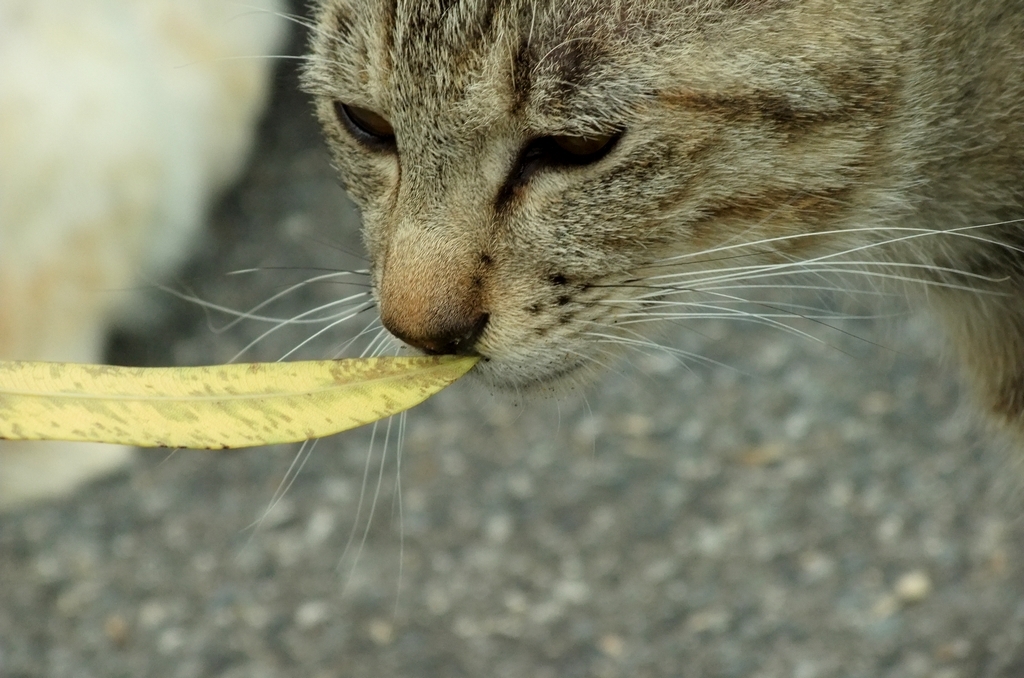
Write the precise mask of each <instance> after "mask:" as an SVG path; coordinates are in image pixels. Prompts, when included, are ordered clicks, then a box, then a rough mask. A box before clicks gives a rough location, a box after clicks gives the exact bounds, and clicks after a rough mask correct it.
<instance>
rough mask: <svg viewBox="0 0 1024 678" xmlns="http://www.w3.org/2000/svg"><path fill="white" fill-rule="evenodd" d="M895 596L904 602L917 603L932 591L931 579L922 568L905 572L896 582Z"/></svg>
mask: <svg viewBox="0 0 1024 678" xmlns="http://www.w3.org/2000/svg"><path fill="white" fill-rule="evenodd" d="M895 592H896V597H897V598H899V599H900V601H901V602H904V603H919V602H921V601H922V600H924V599H925V598H927V597H928V595H929V594H931V592H932V580H931V578H930V577H929V576H928V573H927V572H925V571H924V570H914V571H912V572H907V573H906V574H904V575H903V576H902V577H900V578H899V581H897V582H896V588H895Z"/></svg>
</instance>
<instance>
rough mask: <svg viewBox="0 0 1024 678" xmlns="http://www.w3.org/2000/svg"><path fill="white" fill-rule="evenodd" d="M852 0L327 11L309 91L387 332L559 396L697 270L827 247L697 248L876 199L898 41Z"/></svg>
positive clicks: (459, 0)
mask: <svg viewBox="0 0 1024 678" xmlns="http://www.w3.org/2000/svg"><path fill="white" fill-rule="evenodd" d="M838 5H839V6H837V3H833V2H828V3H823V2H813V1H811V0H797V1H793V2H788V1H786V0H718V1H715V0H706V1H699V2H698V1H696V0H693V1H686V0H684V1H680V0H507V1H500V0H328V1H327V2H325V3H324V4H323V6H322V7H321V9H320V11H319V14H318V16H317V20H316V28H315V31H314V35H313V39H312V51H313V54H312V57H311V59H310V61H309V64H308V66H307V69H306V72H305V76H304V85H305V88H306V89H307V90H308V91H309V92H311V93H312V94H313V95H314V96H315V99H316V107H317V114H318V116H319V118H320V121H321V123H322V125H323V127H324V130H325V132H326V136H327V139H328V141H329V144H330V147H331V151H332V153H333V157H334V160H335V162H336V164H337V166H338V169H339V170H340V172H341V175H342V178H343V180H344V183H345V185H346V187H347V188H348V190H349V192H350V194H351V195H352V197H353V198H354V199H355V201H356V203H357V204H358V205H359V207H360V208H361V210H362V213H363V219H364V231H365V240H366V243H367V246H368V249H369V252H370V255H371V258H372V269H373V281H374V286H375V290H376V294H377V299H378V302H379V307H380V312H381V316H382V319H383V322H384V324H385V326H386V327H387V328H388V329H389V330H391V331H392V332H393V333H394V334H395V335H397V336H398V337H400V338H402V339H404V340H405V341H407V342H408V343H410V344H412V345H414V346H417V347H419V348H421V349H423V350H426V351H428V352H437V353H444V352H458V353H479V354H480V355H482V356H483V357H484V358H485V360H484V361H482V362H481V364H480V366H479V367H478V369H477V371H478V372H479V373H480V374H482V375H483V376H484V377H485V378H487V379H488V380H489V381H490V382H492V383H494V384H496V385H500V386H508V387H512V388H519V387H523V386H532V385H536V384H546V383H553V382H554V381H557V378H558V377H561V376H565V375H568V374H572V373H576V372H577V371H578V370H579V368H581V367H586V366H588V365H590V364H592V363H593V362H594V360H595V358H596V359H597V360H600V359H601V353H602V351H600V350H595V346H596V345H598V344H606V342H608V341H610V340H611V338H614V337H619V338H628V337H631V336H632V335H631V332H634V330H633V329H632V327H633V326H632V325H631V324H630V322H631V321H632V320H635V319H636V317H637V314H638V313H639V314H643V313H647V312H648V311H649V310H650V309H651V308H652V304H655V303H659V302H658V300H660V299H662V298H664V297H665V295H668V296H669V297H671V296H672V295H673V294H675V292H674V290H675V289H676V288H680V287H681V288H687V286H689V287H693V288H697V287H699V286H700V284H701V276H700V275H693V274H692V272H693V271H700V270H708V269H709V268H713V267H715V266H719V267H720V266H722V263H721V262H723V261H727V262H728V261H729V260H733V262H732V263H735V260H736V259H737V257H741V254H742V257H745V258H742V257H741V258H739V259H738V261H739V263H740V264H742V265H748V264H749V265H753V264H758V263H763V262H771V261H781V260H784V259H785V258H786V257H790V256H799V250H801V249H802V248H803V247H805V246H806V245H807V243H808V239H806V238H796V239H792V240H776V241H774V242H772V243H767V244H764V245H762V246H760V247H758V248H753V249H749V250H746V251H744V252H742V253H729V252H726V253H725V254H721V255H716V254H715V253H713V252H712V253H708V254H704V255H701V254H700V253H701V252H707V251H708V250H713V249H714V248H716V247H719V246H722V245H728V244H729V243H737V242H751V241H755V240H760V239H764V238H775V237H785V236H788V235H793V234H799V233H810V232H815V231H822V230H829V229H831V228H833V227H834V225H835V224H836V223H838V222H839V221H840V220H842V219H844V218H847V216H848V215H849V213H850V211H851V210H852V209H855V207H856V205H857V204H858V201H860V200H862V198H861V197H860V195H859V191H860V190H861V188H860V187H862V186H864V185H865V176H866V175H868V174H870V173H872V172H874V171H875V168H876V167H877V166H878V165H879V163H880V162H881V158H882V156H883V155H884V149H883V148H882V146H883V145H884V144H883V141H882V139H881V135H882V133H881V132H880V130H881V129H882V127H883V125H882V123H883V121H884V119H885V118H886V117H887V116H889V115H891V111H890V100H891V96H890V95H891V91H890V90H891V88H892V86H893V79H894V75H893V74H894V72H895V67H894V63H895V61H896V57H895V53H896V49H895V44H896V43H895V41H889V42H887V41H886V39H885V37H884V36H885V35H886V31H885V30H883V28H884V27H881V19H880V18H879V19H877V20H878V22H879V24H880V25H879V26H877V27H873V29H872V30H871V31H865V30H864V29H865V26H866V24H868V23H870V22H872V21H875V19H873V18H872V17H871V16H862V15H863V14H864V12H863V8H846V7H845V6H843V4H842V3H838ZM855 28H856V29H857V30H854V29H855ZM866 35H872V37H870V38H869V37H865V36H866ZM719 252H721V250H719ZM732 254H735V255H736V256H732ZM673 257H674V258H673ZM670 258H671V259H670ZM687 271H690V272H691V273H690V274H687V273H686V272H687ZM680 272H682V273H683V277H676V278H671V277H662V276H668V275H673V274H680ZM686 275H690V277H689V278H687V277H686ZM655 308H656V307H655Z"/></svg>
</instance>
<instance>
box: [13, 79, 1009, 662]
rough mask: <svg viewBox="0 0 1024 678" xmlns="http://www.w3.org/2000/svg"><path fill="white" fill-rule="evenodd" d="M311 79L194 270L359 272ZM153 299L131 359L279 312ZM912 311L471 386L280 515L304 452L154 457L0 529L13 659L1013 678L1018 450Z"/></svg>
mask: <svg viewBox="0 0 1024 678" xmlns="http://www.w3.org/2000/svg"><path fill="white" fill-rule="evenodd" d="M295 89H296V85H295V82H294V76H293V74H291V73H290V72H284V73H282V75H281V77H280V82H279V83H278V91H277V97H276V100H275V104H274V107H273V111H272V113H271V115H270V117H269V119H268V121H267V122H266V124H265V128H264V130H263V134H262V142H261V146H260V148H259V150H258V153H257V154H256V156H255V158H254V160H253V163H252V166H251V169H250V171H249V172H248V175H247V176H246V178H245V180H244V181H243V183H242V184H241V185H240V186H239V187H238V188H237V190H235V191H234V192H233V193H232V194H231V195H229V196H228V197H227V199H226V200H225V201H224V203H223V205H222V206H221V208H220V209H219V210H218V212H217V214H216V216H215V219H214V220H213V221H214V224H213V226H212V228H211V232H210V234H209V236H208V238H207V241H206V242H205V243H204V245H203V247H202V248H201V250H202V252H201V254H199V255H198V256H197V257H196V258H195V260H194V261H193V262H192V264H191V265H190V267H189V268H188V270H186V271H184V272H182V273H181V276H180V278H179V280H178V281H177V282H176V285H177V287H178V288H179V289H185V290H190V291H194V292H195V293H196V294H198V295H199V296H201V297H202V298H204V299H209V300H211V301H214V302H217V303H221V304H225V305H228V306H232V307H236V308H244V307H248V306H251V305H253V304H255V303H257V302H259V301H261V300H263V299H265V298H267V297H269V296H270V295H271V294H273V293H274V292H276V291H279V290H281V289H284V288H285V287H286V286H287V285H289V284H291V283H293V282H296V281H299V280H303V279H305V278H307V277H309V276H311V275H315V274H316V273H317V272H318V271H317V270H313V271H311V270H310V269H318V268H329V269H337V268H339V267H359V266H362V265H363V264H362V263H360V260H359V259H358V256H357V255H355V254H349V253H353V252H358V248H359V244H358V237H357V236H356V234H355V230H356V226H355V224H356V216H355V215H354V213H353V211H352V209H351V207H350V206H349V205H348V203H347V202H346V201H345V198H344V196H343V194H342V192H341V190H340V189H339V188H338V187H337V185H336V183H335V180H334V178H333V175H332V173H331V170H330V168H329V166H328V163H327V160H326V158H325V154H324V152H323V150H322V147H321V142H320V140H319V137H318V134H317V131H316V129H315V126H314V124H313V122H312V120H311V116H310V113H309V111H308V108H307V105H306V102H305V101H304V99H303V98H302V97H301V96H299V95H297V94H296V93H295ZM254 267H258V268H260V269H261V270H260V271H259V272H257V273H253V274H247V275H225V274H226V273H227V272H229V271H233V270H236V269H241V268H254ZM299 269H302V270H299ZM353 289H355V291H359V288H345V287H344V286H342V285H340V284H338V283H336V282H331V283H329V284H322V285H311V286H308V287H307V288H303V289H302V290H300V292H299V293H297V294H294V295H291V296H290V297H289V298H288V299H287V300H285V301H286V303H282V304H279V305H277V306H275V307H274V308H273V309H271V310H270V311H268V312H273V313H276V314H284V313H290V314H294V313H297V312H300V311H302V310H306V309H309V308H312V307H314V306H315V305H317V304H322V303H326V302H327V301H330V300H332V299H336V298H339V296H340V295H341V294H348V293H351V292H352V290H353ZM154 299H155V300H156V301H157V303H158V304H160V305H161V307H162V308H164V312H163V317H162V319H161V320H159V321H158V322H156V323H155V324H154V325H152V326H149V327H147V328H144V329H141V330H134V331H131V332H127V331H126V332H122V333H121V334H119V335H118V336H117V337H115V339H114V340H113V342H112V348H111V356H112V359H114V360H117V361H120V362H128V363H144V364H172V363H175V364H196V363H210V362H217V361H224V360H229V359H231V358H232V357H233V356H234V355H235V354H236V352H237V351H238V350H240V349H241V348H243V347H245V345H246V344H247V343H249V342H250V341H251V340H252V339H254V338H256V337H257V336H259V334H260V333H261V332H262V331H263V330H265V329H266V327H267V326H260V325H257V324H255V323H252V324H241V325H238V326H235V327H232V328H229V329H228V330H225V331H223V332H219V333H216V332H213V331H211V326H223V325H224V324H225V319H224V318H223V317H218V316H216V315H212V314H211V315H210V317H209V318H208V317H207V316H206V315H205V314H204V312H203V311H202V310H200V309H199V308H198V307H197V306H196V305H194V304H187V303H184V302H177V301H175V300H173V299H170V298H169V297H168V296H167V295H166V294H156V293H155V294H154ZM360 320H362V322H360V323H355V324H350V325H347V326H346V328H344V329H338V330H337V332H335V333H331V335H330V336H326V335H325V336H324V337H321V340H320V341H318V342H314V343H313V344H310V345H309V346H307V347H306V348H305V349H304V350H303V351H301V352H300V354H301V356H302V357H315V356H325V355H331V354H332V353H333V351H334V350H335V347H336V346H337V345H338V343H339V338H340V337H343V336H351V334H352V333H353V330H352V329H351V328H352V327H357V328H361V327H362V325H363V324H365V322H369V321H370V320H371V318H370V317H368V316H367V317H366V318H365V319H363V318H360ZM898 324H899V325H901V326H903V327H905V328H908V329H905V330H899V331H896V330H892V329H890V328H891V327H892V326H893V323H891V322H889V321H860V322H852V321H851V322H845V323H842V324H841V325H840V327H841V329H842V330H843V331H831V330H827V329H826V328H823V327H820V326H818V327H816V326H814V325H810V326H808V327H804V328H802V329H807V330H809V331H810V332H811V333H812V334H814V335H815V336H816V337H817V339H819V340H820V341H814V340H810V339H806V338H801V337H798V336H794V335H792V334H789V333H785V332H781V331H779V330H777V329H773V328H770V327H764V326H758V325H753V324H742V323H732V324H726V323H723V322H712V321H708V322H692V323H687V325H686V326H685V327H681V328H677V329H676V330H674V331H673V332H670V333H669V336H668V337H667V339H666V343H670V344H671V345H673V346H675V347H677V348H679V349H683V350H686V351H692V352H694V353H696V354H699V355H700V356H704V357H705V358H707V360H706V361H689V362H688V365H687V366H685V367H684V366H682V365H681V364H680V363H679V362H677V361H676V360H675V359H674V358H673V357H672V356H671V355H669V354H665V353H650V354H644V353H642V352H634V353H632V354H630V356H629V360H628V361H625V362H623V363H621V364H620V365H618V366H616V368H615V369H614V370H612V371H610V372H609V373H608V375H607V376H606V377H605V378H604V379H603V380H602V381H600V382H599V383H597V384H595V385H593V386H592V387H590V388H587V389H583V390H580V391H578V392H574V393H570V394H568V395H566V396H563V397H560V398H558V399H550V400H543V399H542V400H535V401H527V402H523V403H518V402H513V401H510V400H509V399H507V398H502V397H496V396H492V395H491V394H489V393H487V392H486V390H484V389H483V388H482V387H480V386H479V385H475V384H473V383H470V380H466V381H464V382H460V383H459V384H457V385H456V386H454V387H453V388H451V389H450V390H448V391H446V392H445V393H443V394H441V395H440V396H438V397H437V398H435V399H433V400H431V401H430V402H428V403H426V404H425V405H424V406H422V407H420V408H418V409H416V410H414V411H413V412H412V413H410V414H409V415H408V418H407V419H406V420H405V424H404V426H405V429H404V434H405V435H404V447H403V450H402V455H401V468H400V473H399V468H398V464H397V461H398V458H397V456H396V455H395V438H396V437H397V433H398V426H397V425H395V426H394V427H393V428H392V430H391V435H390V438H389V440H388V447H387V454H386V455H384V456H382V454H381V442H382V439H383V437H384V432H385V428H386V427H381V428H380V429H379V430H378V435H377V439H376V443H377V444H376V446H375V447H374V448H373V450H372V451H370V437H371V432H370V430H369V429H366V430H358V431H354V432H351V433H349V434H344V435H341V436H336V437H334V438H332V439H327V440H323V441H321V442H319V443H318V444H317V445H316V446H315V448H313V450H312V452H311V454H309V455H308V458H306V459H305V464H304V466H303V468H302V470H301V472H300V473H298V474H297V475H295V476H294V479H293V482H292V484H291V486H290V487H289V488H288V490H287V493H286V494H285V495H284V498H283V499H282V500H281V501H279V502H278V503H276V504H275V505H274V507H273V509H272V510H271V511H270V512H269V513H267V508H268V507H269V506H271V504H272V501H273V498H274V497H275V491H276V489H277V488H278V486H279V484H280V483H281V482H282V480H283V479H285V478H286V477H291V476H289V469H290V468H291V464H292V460H293V459H294V458H295V456H296V452H297V446H280V447H273V448H264V449H257V450H250V451H239V452H232V453H211V452H188V451H181V452H178V453H175V454H173V455H170V456H168V455H167V454H166V453H165V452H162V451H147V452H142V453H140V454H139V455H138V458H137V460H136V462H135V463H134V465H133V466H132V467H131V468H130V469H129V470H128V471H126V472H125V473H122V474H120V475H118V476H117V477H115V478H111V479H109V480H106V481H103V482H100V483H97V484H94V485H92V486H90V487H87V488H84V489H83V490H81V491H80V492H78V493H77V494H76V495H74V496H72V497H68V498H67V499H66V500H64V501H60V502H54V503H50V504H46V505H39V506H34V507H31V508H28V509H25V510H23V511H21V512H20V513H16V514H13V515H9V516H5V517H4V519H3V521H2V522H0V584H2V586H0V676H4V677H5V678H14V677H19V678H29V677H36V676H54V677H65V676H66V677H71V676H75V677H87V676H96V677H103V678H108V677H118V676H132V677H135V676H138V677H143V676H153V677H160V678H178V677H180V678H194V677H195V678H198V677H207V676H209V677H214V676H218V677H219V676H223V677H225V678H227V677H231V678H242V677H245V678H275V677H277V676H288V677H295V676H303V677H306V676H310V677H313V678H327V677H329V676H344V677H346V678H349V677H351V678H356V677H361V676H423V677H431V678H442V677H443V678H449V677H451V678H455V677H460V676H472V677H477V676H494V677H499V678H504V677H509V678H512V677H520V676H523V677H525V676H531V677H539V678H548V677H550V678H562V677H565V678H570V677H575V676H598V677H603V676H635V677H638V678H640V677H646V676H651V677H655V676H685V677H689V676H694V677H701V678H705V677H706V678H711V677H716V678H718V677H722V678H725V677H748V676H749V677H757V678H769V677H771V678H776V677H777V678H783V677H786V678H832V677H835V678H839V677H843V678H854V677H856V678H911V677H921V678H926V677H927V678H995V677H999V678H1017V677H1020V676H1024V604H1022V601H1024V576H1022V575H1024V567H1022V561H1021V554H1024V526H1022V524H1021V521H1020V520H1019V517H1020V516H1021V515H1024V500H1022V498H1021V492H1020V488H1021V486H1022V478H1024V471H1022V470H1021V468H1020V465H1019V464H1018V463H1016V462H1014V460H1013V457H1012V456H1011V455H1009V454H1007V453H1005V452H1003V451H1001V449H1000V448H999V446H997V445H995V444H992V443H991V442H986V441H985V438H984V437H981V436H978V435H977V433H976V432H975V431H974V430H973V429H972V427H971V425H970V418H969V416H968V415H967V414H966V413H965V410H966V409H967V408H966V407H965V406H964V405H963V404H962V400H963V398H962V395H961V394H960V392H959V390H958V388H957V386H956V384H955V383H954V382H953V381H952V380H951V379H950V378H949V376H948V374H947V372H946V371H944V370H943V369H941V366H940V365H939V364H938V362H937V361H936V360H933V359H931V358H929V357H928V356H929V355H934V353H933V352H929V351H928V350H926V349H925V348H924V346H925V344H926V343H927V342H926V341H925V340H926V339H927V338H928V334H929V333H928V330H927V328H926V327H925V326H924V325H922V324H921V323H920V322H916V321H914V322H909V323H904V322H901V323H898ZM844 332H849V334H846V333H844ZM310 333H311V330H310V329H309V328H308V327H306V328H296V329H294V331H292V330H287V331H281V332H277V333H275V334H272V335H270V336H268V337H267V338H266V339H265V340H264V341H262V342H261V343H259V344H258V345H257V346H256V347H255V348H253V349H252V350H250V351H249V352H248V353H246V357H247V358H250V359H261V360H271V359H275V358H277V357H279V356H280V355H282V354H283V353H285V352H286V351H287V350H289V349H290V348H291V347H293V346H295V345H296V344H297V343H298V342H299V341H301V340H302V339H303V338H305V337H307V336H309V334H310ZM364 474H365V475H366V477H367V480H366V482H364ZM399 480H400V483H401V484H400V487H399ZM364 489H365V495H364V493H363V490H364ZM371 512H372V520H371ZM265 514H266V516H265V519H263V520H262V522H260V524H259V525H258V527H255V528H254V527H253V523H254V522H255V521H258V520H259V519H260V518H261V517H263V516H264V515H265Z"/></svg>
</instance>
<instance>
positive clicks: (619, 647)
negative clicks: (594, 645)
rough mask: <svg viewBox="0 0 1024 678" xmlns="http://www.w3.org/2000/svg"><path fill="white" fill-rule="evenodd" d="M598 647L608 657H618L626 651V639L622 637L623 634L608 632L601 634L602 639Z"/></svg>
mask: <svg viewBox="0 0 1024 678" xmlns="http://www.w3.org/2000/svg"><path fill="white" fill-rule="evenodd" d="M598 647H599V648H600V649H601V653H602V654H604V655H605V656H606V657H611V658H612V659H618V658H620V657H621V656H622V655H623V654H625V652H626V641H624V640H623V639H622V636H619V635H616V634H614V633H608V634H605V635H603V636H601V639H600V640H599V641H598Z"/></svg>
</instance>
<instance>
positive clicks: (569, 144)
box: [550, 134, 618, 162]
mask: <svg viewBox="0 0 1024 678" xmlns="http://www.w3.org/2000/svg"><path fill="white" fill-rule="evenodd" d="M617 136H618V135H615V134H602V135H600V136H594V137H571V136H563V135H558V136H553V137H550V139H551V141H552V142H553V143H554V144H555V146H557V147H558V148H560V149H561V150H563V151H565V152H566V153H568V154H569V155H571V156H574V157H576V158H580V159H583V158H587V159H588V162H592V160H591V158H594V159H596V158H595V156H598V155H602V156H603V155H604V153H602V151H604V150H605V149H608V148H609V147H610V146H611V144H612V142H613V141H615V139H616V137H617Z"/></svg>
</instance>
